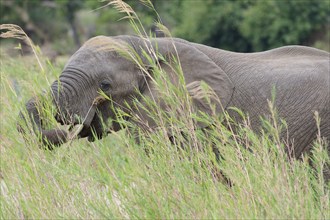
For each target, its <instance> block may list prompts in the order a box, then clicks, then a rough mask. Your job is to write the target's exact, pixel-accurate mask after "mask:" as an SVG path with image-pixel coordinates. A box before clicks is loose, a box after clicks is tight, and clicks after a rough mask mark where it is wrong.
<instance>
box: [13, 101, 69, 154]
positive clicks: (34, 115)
mask: <svg viewBox="0 0 330 220" xmlns="http://www.w3.org/2000/svg"><path fill="white" fill-rule="evenodd" d="M25 107H26V113H27V114H24V112H20V114H19V118H20V119H19V122H18V124H17V129H18V131H19V132H21V133H23V134H26V133H27V129H25V128H28V127H29V125H30V123H29V121H30V122H32V128H33V132H34V133H36V134H38V135H39V137H40V138H41V141H42V142H43V143H44V144H45V145H48V147H49V148H50V149H51V145H61V144H63V143H65V142H67V141H68V132H67V131H65V130H62V129H49V130H45V129H43V128H42V126H43V122H42V119H41V117H40V111H39V110H38V101H37V98H32V99H30V100H29V101H28V102H27V103H26V106H25Z"/></svg>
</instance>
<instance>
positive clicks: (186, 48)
mask: <svg viewBox="0 0 330 220" xmlns="http://www.w3.org/2000/svg"><path fill="white" fill-rule="evenodd" d="M151 43H152V46H153V48H155V50H156V51H157V53H156V54H158V55H160V56H162V57H163V58H164V57H165V58H166V60H167V61H168V60H170V58H173V57H174V58H175V59H177V60H178V61H179V62H180V65H181V68H182V72H183V75H184V78H185V83H186V87H187V90H188V93H189V95H190V96H191V98H192V102H193V104H194V109H195V110H196V111H197V112H198V111H201V112H204V113H207V114H210V115H213V114H219V113H221V112H222V111H223V110H224V109H225V108H226V107H227V105H228V103H229V102H230V99H231V97H232V94H233V91H234V86H233V84H232V82H231V81H230V79H229V77H228V76H227V74H226V73H225V72H224V71H223V70H222V69H221V68H220V67H219V66H217V65H216V64H215V63H214V61H213V60H212V59H211V58H209V57H208V56H207V55H205V54H204V53H202V52H201V51H200V50H198V49H197V48H196V47H194V46H192V44H190V43H189V42H186V41H182V40H175V39H169V38H162V39H155V40H152V42H151ZM159 60H160V61H159V64H160V65H161V68H162V69H163V71H164V72H166V73H167V74H169V75H170V78H171V79H172V80H173V82H174V83H176V82H177V80H175V79H173V78H175V76H177V74H176V73H175V72H174V69H175V67H173V65H176V64H173V65H171V64H170V65H169V64H168V63H164V62H162V61H161V59H159ZM169 62H170V63H171V61H169ZM149 88H151V90H153V89H152V88H153V86H149ZM157 94H158V93H157V91H155V90H153V91H150V90H149V91H145V92H144V93H143V95H145V96H151V95H152V96H153V97H155V96H157ZM160 104H162V103H160ZM140 117H141V115H140ZM142 117H143V116H142ZM144 118H145V117H144ZM148 121H149V123H151V124H154V123H152V122H151V121H150V120H148ZM197 126H198V127H206V126H208V125H205V124H202V123H198V125H197Z"/></svg>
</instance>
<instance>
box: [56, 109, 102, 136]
mask: <svg viewBox="0 0 330 220" xmlns="http://www.w3.org/2000/svg"><path fill="white" fill-rule="evenodd" d="M96 109H97V105H96V104H94V103H93V105H91V107H90V108H89V110H88V112H87V113H86V116H85V117H81V116H79V115H77V114H70V115H69V114H68V115H69V116H65V115H61V114H56V115H55V119H56V121H57V122H58V123H60V124H61V125H68V126H69V128H68V130H69V139H75V138H76V137H78V138H83V137H89V138H90V136H92V135H93V132H92V130H93V128H92V127H94V126H93V124H94V122H95V121H98V120H99V119H98V116H97V114H96ZM94 130H95V129H94Z"/></svg>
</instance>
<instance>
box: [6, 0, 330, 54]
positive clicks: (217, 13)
mask: <svg viewBox="0 0 330 220" xmlns="http://www.w3.org/2000/svg"><path fill="white" fill-rule="evenodd" d="M125 2H127V3H128V4H130V5H131V6H132V8H133V9H134V10H135V11H136V12H137V13H138V15H139V17H140V19H141V20H142V21H143V23H144V25H145V28H146V30H150V29H151V27H152V24H153V22H154V21H155V20H157V16H156V15H155V13H154V12H153V11H152V10H151V9H149V8H147V7H146V6H144V5H143V4H141V3H140V2H139V1H136V0H128V1H125ZM107 3H108V1H104V2H100V1H97V0H86V1H83V0H1V9H0V19H1V23H13V24H18V25H20V26H21V27H22V28H23V29H24V30H25V31H26V32H27V33H28V35H29V36H30V37H31V38H32V39H33V40H34V42H35V43H36V44H38V45H47V44H49V45H51V48H52V50H55V51H56V53H57V54H66V53H72V52H73V51H74V50H75V49H76V48H77V47H79V46H80V45H81V44H82V43H83V42H84V41H85V40H86V39H88V38H90V37H93V36H95V35H100V34H102V35H119V34H133V32H132V29H131V28H130V27H129V26H128V22H124V21H118V20H119V19H120V18H122V17H123V16H124V15H123V14H119V13H118V12H117V11H115V10H114V9H112V8H111V7H104V8H101V9H99V10H95V9H97V8H100V7H102V6H103V5H106V4H107ZM152 3H153V4H154V6H155V8H156V10H157V12H158V13H159V15H160V17H161V19H162V22H163V23H164V24H165V26H167V27H168V28H169V30H170V31H171V33H172V35H173V36H176V37H180V38H184V39H187V40H190V41H194V42H198V43H203V44H206V45H210V46H214V47H218V48H223V49H228V50H233V51H240V52H252V51H261V50H266V49H270V48H274V47H279V46H282V45H288V44H299V45H308V46H315V47H318V48H321V49H324V50H328V51H329V50H330V49H329V38H330V34H329V29H330V1H328V0H266V1H262V0H260V1H257V0H237V1H234V0H231V1H229V0H152Z"/></svg>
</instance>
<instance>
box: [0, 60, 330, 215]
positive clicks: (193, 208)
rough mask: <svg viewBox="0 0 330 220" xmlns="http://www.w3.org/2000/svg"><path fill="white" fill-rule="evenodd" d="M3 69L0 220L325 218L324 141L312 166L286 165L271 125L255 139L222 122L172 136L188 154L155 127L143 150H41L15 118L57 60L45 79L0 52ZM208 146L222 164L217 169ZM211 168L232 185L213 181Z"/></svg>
mask: <svg viewBox="0 0 330 220" xmlns="http://www.w3.org/2000/svg"><path fill="white" fill-rule="evenodd" d="M0 64H1V115H0V116H1V136H0V138H1V162H0V165H1V170H0V174H1V175H0V187H1V188H0V189H1V197H0V202H1V218H3V219H8V218H35V219H47V218H48V219H50V218H68V219H72V218H84V219H87V218H88V219H91V218H149V219H155V218H198V219H201V218H235V219H236V218H239V219H241V218H297V219H329V218H330V214H329V211H330V210H329V188H327V187H326V186H325V183H324V182H323V181H322V170H321V168H322V164H323V162H322V161H324V156H325V151H324V150H323V149H322V145H320V144H318V143H321V141H319V142H316V145H315V149H314V150H315V152H316V153H315V156H314V160H315V162H316V163H315V164H316V169H311V167H310V166H309V164H308V160H307V157H305V160H289V159H288V158H287V156H286V155H285V154H284V153H283V148H282V146H283V144H281V143H279V142H278V141H276V139H275V140H273V139H272V138H271V136H274V137H275V136H276V134H275V133H276V132H277V131H276V129H269V130H271V132H275V133H273V135H271V133H269V132H265V134H264V135H261V136H258V135H257V134H255V133H254V132H252V131H251V129H250V128H249V127H248V126H242V127H241V129H239V131H237V132H236V133H233V132H231V131H230V130H228V129H227V128H225V127H224V126H222V123H221V121H220V119H219V120H216V122H215V127H214V128H212V129H210V131H209V133H207V134H205V133H203V132H201V131H199V130H196V131H192V132H191V133H189V135H188V137H186V139H183V138H182V137H180V135H178V138H179V139H180V138H181V140H180V141H181V142H182V143H184V144H185V145H186V146H196V147H192V148H189V147H186V150H180V148H178V146H175V145H173V144H171V143H170V142H169V140H168V139H167V138H166V135H165V134H163V131H162V129H160V130H158V131H156V132H155V133H152V134H148V135H145V136H142V141H141V143H140V144H137V143H136V142H135V141H134V139H133V138H132V137H131V136H129V135H128V134H127V132H118V133H116V134H112V135H109V136H107V137H106V138H104V139H102V140H99V141H96V142H94V143H89V142H87V141H86V140H84V139H81V140H75V141H72V142H71V143H68V144H65V145H63V146H61V147H60V148H57V149H56V150H54V151H46V150H42V149H40V147H39V143H38V141H37V138H36V136H35V135H31V137H30V138H29V139H28V140H27V141H26V142H25V141H24V139H23V138H22V136H21V135H20V134H19V133H18V132H17V131H16V120H17V115H18V112H19V110H20V109H21V108H22V106H23V104H24V103H25V102H26V101H27V100H28V98H30V97H31V96H33V95H35V94H37V93H39V92H40V91H42V89H46V88H47V87H48V83H47V81H49V82H52V81H53V80H54V79H55V78H56V76H57V75H58V73H59V72H60V70H61V68H62V67H63V63H60V64H58V65H55V66H52V65H45V69H46V70H45V72H44V74H43V73H41V72H40V68H39V67H38V65H37V63H36V61H35V60H34V59H33V58H30V57H28V58H20V57H16V58H10V57H6V56H5V55H4V54H2V55H1V63H0ZM14 82H15V83H14ZM15 84H16V86H15ZM15 88H16V89H15ZM173 117H174V116H173ZM181 118H182V117H181ZM180 120H181V119H180ZM180 120H178V121H177V123H178V124H180V123H181V122H180ZM185 120H189V119H185ZM185 120H184V121H185ZM269 124H270V126H272V125H273V123H272V122H270V123H269ZM273 128H274V127H273ZM180 129H181V130H185V129H188V130H189V127H188V126H186V127H182V126H180ZM141 135H143V134H141ZM181 142H180V143H181ZM212 143H215V145H216V147H217V148H218V149H219V151H220V152H221V155H222V157H223V158H224V159H223V160H221V162H220V163H219V164H217V163H216V162H215V159H214V154H213V153H212V150H211V147H212ZM246 147H248V149H251V150H247V149H246ZM146 151H147V152H148V153H146ZM217 169H221V170H222V172H223V173H224V174H225V175H226V176H227V177H228V178H229V179H230V180H231V181H232V183H233V186H232V187H229V186H228V185H227V184H226V183H224V181H221V179H220V180H219V178H216V177H215V173H216V171H214V170H217Z"/></svg>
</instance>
